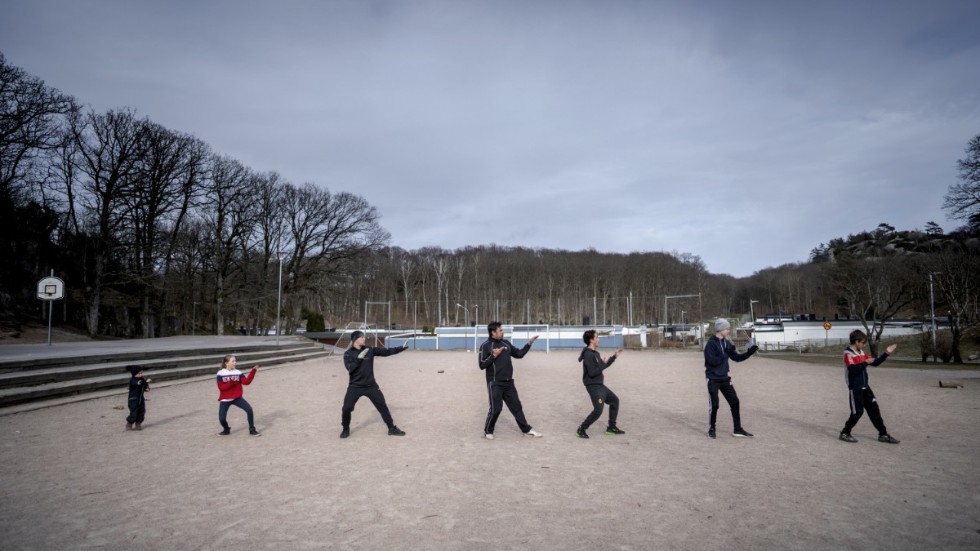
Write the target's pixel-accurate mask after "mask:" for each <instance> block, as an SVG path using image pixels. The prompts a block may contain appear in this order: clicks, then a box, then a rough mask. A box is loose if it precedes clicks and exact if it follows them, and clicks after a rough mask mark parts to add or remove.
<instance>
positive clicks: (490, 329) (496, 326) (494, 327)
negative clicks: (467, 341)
mask: <svg viewBox="0 0 980 551" xmlns="http://www.w3.org/2000/svg"><path fill="white" fill-rule="evenodd" d="M497 329H500V322H499V321H491V322H490V323H488V324H487V333H489V334H490V335H491V336H492V335H493V332H494V331H496V330H497Z"/></svg>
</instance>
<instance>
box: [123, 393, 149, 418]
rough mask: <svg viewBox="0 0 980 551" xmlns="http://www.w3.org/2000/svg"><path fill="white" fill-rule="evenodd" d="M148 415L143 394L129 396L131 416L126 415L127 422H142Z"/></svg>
mask: <svg viewBox="0 0 980 551" xmlns="http://www.w3.org/2000/svg"><path fill="white" fill-rule="evenodd" d="M145 417H146V402H145V401H144V400H143V397H142V396H130V397H129V417H126V422H127V423H142V422H143V419H144V418H145Z"/></svg>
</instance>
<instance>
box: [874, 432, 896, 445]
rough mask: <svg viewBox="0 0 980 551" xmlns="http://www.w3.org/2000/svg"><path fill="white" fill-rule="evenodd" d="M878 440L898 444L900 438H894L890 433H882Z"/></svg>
mask: <svg viewBox="0 0 980 551" xmlns="http://www.w3.org/2000/svg"><path fill="white" fill-rule="evenodd" d="M878 441H879V442H884V443H886V444H898V442H899V441H898V440H895V439H894V438H892V436H891V435H890V434H881V435H878Z"/></svg>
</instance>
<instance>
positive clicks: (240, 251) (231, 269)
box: [201, 155, 258, 335]
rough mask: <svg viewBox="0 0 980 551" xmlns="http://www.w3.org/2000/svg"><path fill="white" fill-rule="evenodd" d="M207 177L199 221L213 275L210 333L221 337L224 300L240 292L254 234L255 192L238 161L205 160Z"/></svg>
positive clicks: (216, 157) (206, 255)
mask: <svg viewBox="0 0 980 551" xmlns="http://www.w3.org/2000/svg"><path fill="white" fill-rule="evenodd" d="M209 162H210V171H209V174H210V178H208V180H207V182H206V194H205V197H204V208H203V209H201V210H202V215H203V216H202V218H203V222H204V227H205V228H206V229H207V236H208V239H207V247H206V248H204V250H203V251H202V252H205V253H206V254H205V258H206V259H207V262H208V266H209V268H210V270H211V271H212V272H213V274H214V284H213V293H214V295H213V300H214V304H213V306H214V313H213V316H214V330H215V334H217V335H223V334H224V327H225V317H224V316H225V309H224V306H225V301H226V300H227V299H228V298H229V297H230V296H231V295H232V294H233V293H237V292H240V291H241V290H242V289H243V287H242V286H243V285H244V283H245V281H244V279H243V278H244V275H245V265H244V262H243V259H244V256H245V254H246V249H247V244H248V242H249V241H250V239H249V237H250V236H251V235H252V233H253V232H254V231H255V229H254V222H255V219H256V210H257V209H256V204H257V201H256V196H257V193H258V190H257V188H256V182H255V178H254V175H253V174H252V173H251V172H250V171H249V170H248V169H247V168H246V167H245V166H244V165H242V164H241V163H240V162H238V161H236V160H234V159H231V158H229V157H224V156H220V155H214V156H212V157H211V158H210V159H209ZM235 274H237V275H238V276H239V277H238V286H237V287H235V286H232V285H230V281H229V279H230V278H232V277H233V275H235Z"/></svg>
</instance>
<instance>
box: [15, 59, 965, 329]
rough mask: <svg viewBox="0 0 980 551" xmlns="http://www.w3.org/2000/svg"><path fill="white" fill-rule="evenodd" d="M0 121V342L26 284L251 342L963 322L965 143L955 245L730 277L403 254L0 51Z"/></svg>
mask: <svg viewBox="0 0 980 551" xmlns="http://www.w3.org/2000/svg"><path fill="white" fill-rule="evenodd" d="M0 117H2V118H0V229H2V232H3V235H4V238H3V240H2V242H0V247H2V251H0V253H2V258H3V259H4V262H2V263H0V282H2V285H0V320H2V323H3V324H4V325H7V326H16V325H17V324H20V323H25V322H28V321H40V320H43V319H44V315H45V309H44V308H43V307H42V303H41V301H39V300H38V299H37V297H36V284H37V281H38V279H40V278H41V277H44V276H48V275H49V274H52V273H53V275H54V276H56V277H59V278H61V279H62V280H63V281H64V282H65V287H66V289H67V296H66V298H65V300H63V301H59V302H58V304H57V305H56V307H55V315H54V316H53V322H54V323H56V324H65V325H71V326H75V327H79V328H83V329H84V330H85V331H87V332H88V334H89V335H91V336H92V337H98V336H113V337H127V338H134V337H142V338H152V337H160V336H168V335H178V334H190V333H192V332H194V333H196V334H214V335H221V334H227V333H231V332H235V331H239V330H241V329H245V331H247V332H258V333H265V332H266V331H268V330H269V329H270V328H274V327H276V325H277V323H276V318H277V311H280V310H281V317H282V319H283V321H282V323H281V325H282V327H283V328H284V329H285V330H286V331H291V330H293V329H295V328H297V327H301V326H307V327H309V328H311V329H315V328H319V327H323V326H334V327H343V326H344V325H346V324H347V323H348V322H352V321H358V320H364V319H365V318H368V319H369V321H373V322H376V323H380V322H381V321H384V322H385V323H387V319H388V317H389V316H390V318H391V323H392V324H394V325H397V326H399V327H411V326H415V327H421V326H423V325H425V326H430V327H432V326H437V325H462V324H465V323H470V324H472V323H476V322H480V323H485V322H486V321H488V320H490V319H491V318H493V319H498V320H500V321H503V322H505V323H549V324H582V323H586V324H588V323H592V324H595V323H599V324H611V323H616V324H620V323H632V324H641V323H647V324H662V323H667V324H671V323H679V322H683V321H688V322H690V321H693V320H696V319H708V318H711V317H715V316H726V317H732V318H744V317H745V316H746V315H747V314H748V313H749V312H750V311H752V310H754V311H755V312H756V313H757V314H762V313H765V312H786V313H792V314H806V315H813V316H814V317H816V318H817V319H835V318H837V317H848V318H852V319H861V320H865V321H866V322H867V323H868V326H869V328H870V329H872V330H875V329H880V323H881V321H882V320H885V319H888V318H891V317H912V318H926V317H928V316H929V315H930V310H931V308H932V307H933V305H935V309H936V313H937V315H941V316H943V317H944V318H946V319H948V322H949V324H950V326H951V329H952V334H953V335H954V341H955V339H956V338H958V336H957V335H960V334H962V331H964V330H965V329H967V328H969V327H970V326H971V325H973V324H975V323H976V320H977V317H978V316H977V312H978V300H980V297H978V295H980V286H978V282H977V280H978V278H977V277H976V274H977V273H980V246H978V239H980V215H978V210H980V206H978V204H980V200H978V198H980V193H978V192H977V188H978V186H980V168H977V165H978V161H980V136H977V137H976V138H974V139H973V140H971V142H970V144H969V146H968V147H967V150H966V151H967V155H966V158H964V159H962V160H960V161H959V163H960V169H961V170H960V174H961V177H960V181H959V182H958V183H955V184H953V185H952V186H951V187H950V191H949V193H947V195H946V202H947V204H946V208H947V209H948V211H949V213H950V215H951V216H952V217H954V218H957V219H961V220H964V221H965V225H964V226H963V227H962V228H960V229H959V230H957V231H955V232H951V233H948V234H947V233H944V232H943V231H942V230H941V229H940V228H939V227H938V226H937V225H936V224H932V223H931V224H929V225H927V227H926V228H925V229H924V230H896V229H895V228H894V227H892V226H890V225H888V224H885V223H883V224H881V225H879V226H878V227H877V228H876V229H874V230H873V231H868V232H863V233H861V234H858V235H851V236H847V237H841V238H838V239H834V240H832V241H831V242H830V243H826V244H820V245H819V246H816V247H815V248H814V249H813V251H812V252H811V254H810V258H809V259H807V260H806V261H804V262H799V263H794V264H787V265H784V266H778V267H771V268H765V269H762V270H760V271H758V272H756V273H755V274H753V275H751V276H749V277H744V278H734V277H731V276H728V275H724V274H712V273H709V272H708V271H707V270H706V268H705V265H704V263H703V262H702V261H701V259H700V258H699V257H698V256H697V255H695V254H691V253H686V252H683V253H682V252H676V251H673V252H664V251H647V252H635V253H630V254H614V253H603V252H599V251H595V250H585V251H566V250H550V249H529V248H520V247H498V246H495V245H479V246H471V247H464V248H460V249H455V250H446V249H441V248H436V247H430V248H422V249H418V250H404V249H402V248H400V247H398V246H396V245H395V244H393V243H392V242H391V236H390V235H389V234H388V233H387V231H385V229H384V228H383V227H382V226H381V224H380V213H379V212H378V211H377V209H376V208H375V207H374V206H372V205H371V204H370V203H369V202H368V201H367V200H366V199H365V198H364V197H362V196H360V195H357V194H354V193H349V192H343V191H331V190H329V189H327V188H325V187H322V186H316V185H313V184H303V185H296V184H294V183H292V182H289V181H288V180H286V179H285V178H283V177H282V176H281V175H279V174H278V173H275V172H256V171H254V170H252V169H250V168H249V167H247V166H244V165H243V164H242V163H240V162H239V161H237V160H235V159H232V158H229V157H227V156H225V155H222V154H220V153H218V152H215V151H213V150H212V148H211V147H210V146H209V145H208V144H207V143H205V142H203V141H201V140H199V139H197V138H195V137H194V136H191V135H188V134H186V133H183V132H180V131H177V130H173V129H169V128H166V127H163V126H162V125H160V124H157V123H155V122H153V121H151V120H149V119H148V118H146V117H140V116H138V115H137V114H136V113H135V112H134V111H132V110H129V109H119V110H110V111H107V112H97V111H94V110H92V109H86V108H83V107H82V106H80V105H79V103H78V102H77V101H76V100H75V99H74V98H73V97H71V96H70V95H67V94H64V93H62V92H60V91H58V90H55V89H52V88H50V87H48V86H46V85H45V84H44V82H43V81H41V80H40V79H38V78H36V77H34V76H32V75H29V74H27V73H26V72H24V71H23V70H22V69H19V68H17V67H14V66H12V65H9V64H8V63H7V62H6V60H5V58H4V57H3V55H2V54H0ZM930 290H931V291H932V293H933V296H932V297H931V296H930ZM954 348H955V347H954Z"/></svg>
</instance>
